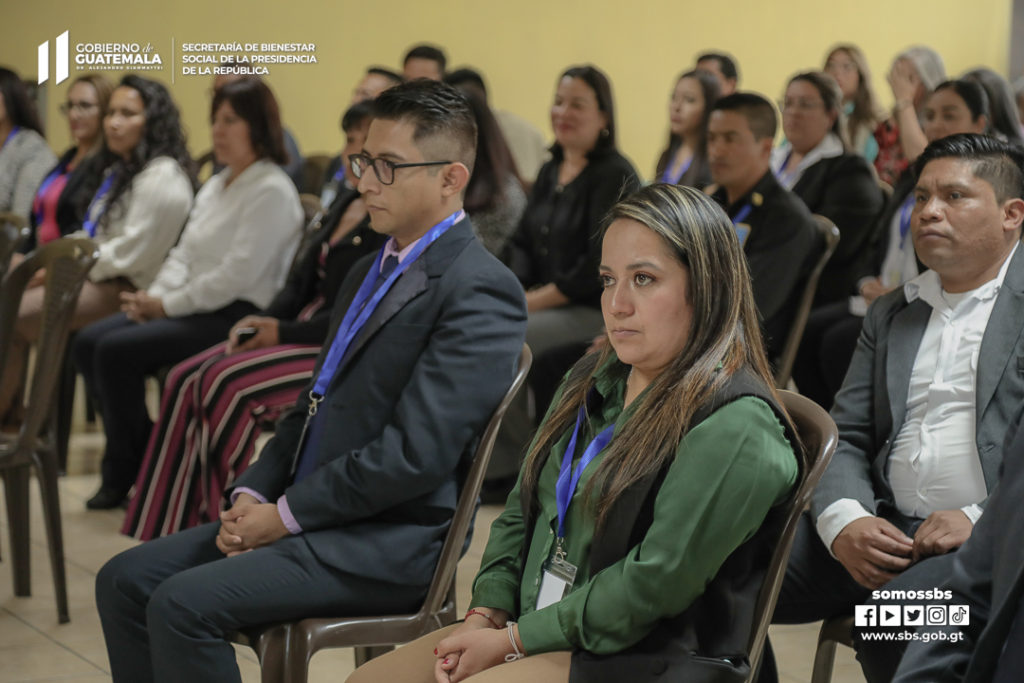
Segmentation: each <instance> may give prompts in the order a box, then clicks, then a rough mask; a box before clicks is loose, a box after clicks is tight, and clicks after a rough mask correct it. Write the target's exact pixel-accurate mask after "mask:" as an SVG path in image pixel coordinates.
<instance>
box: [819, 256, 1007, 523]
mask: <svg viewBox="0 0 1024 683" xmlns="http://www.w3.org/2000/svg"><path fill="white" fill-rule="evenodd" d="M931 312H932V309H931V306H929V305H928V304H927V303H925V302H924V301H922V300H920V299H917V300H915V301H913V302H911V303H907V299H906V296H904V294H903V289H902V288H899V289H897V290H896V291H893V292H890V293H889V294H886V295H885V296H883V297H881V298H879V299H878V300H877V301H876V302H875V303H874V304H873V305H872V306H871V308H870V309H869V310H868V314H867V317H865V319H864V327H863V329H862V331H861V335H860V339H859V340H858V341H857V350H856V351H855V352H854V354H853V360H852V361H851V362H850V369H849V370H848V371H847V373H846V379H845V380H844V381H843V387H842V389H841V390H840V391H839V393H838V394H837V395H836V402H835V406H834V407H833V408H832V419H834V420H835V422H836V426H838V427H839V446H838V448H837V449H836V452H835V456H834V457H833V458H832V462H831V463H830V464H829V466H828V469H827V470H826V471H825V475H824V476H823V477H822V479H821V482H820V483H819V484H818V487H817V489H816V490H815V492H814V498H813V500H812V502H811V514H812V517H813V518H814V519H815V520H817V518H818V516H819V515H820V514H821V513H822V512H823V511H824V510H825V508H827V507H828V506H829V505H831V504H832V503H834V502H835V501H837V500H839V499H841V498H852V499H854V500H857V501H859V502H860V503H861V505H863V506H864V507H865V509H867V510H868V511H869V512H871V513H872V514H876V515H879V516H885V513H886V511H893V510H895V504H894V500H893V493H892V489H891V488H890V487H889V483H888V479H887V476H886V464H887V462H888V458H889V449H890V447H891V443H892V440H893V439H894V438H895V437H896V434H897V433H898V432H899V430H900V428H901V427H902V426H903V421H904V419H905V417H906V407H907V391H908V389H909V387H910V374H911V372H912V370H913V368H914V359H915V358H916V357H917V349H918V346H920V344H921V338H922V337H923V336H924V330H925V327H926V326H927V324H928V318H929V317H930V316H931ZM1022 326H1024V248H1018V249H1017V252H1016V253H1015V254H1014V255H1013V257H1012V260H1011V261H1010V265H1009V268H1008V269H1007V272H1006V278H1005V279H1004V281H1003V285H1002V287H1001V288H1000V290H999V296H998V297H997V298H996V303H995V307H994V308H993V310H992V315H991V317H990V318H989V322H988V327H987V328H986V329H985V335H984V337H983V338H982V341H981V353H980V356H979V359H978V376H977V385H976V388H977V396H976V401H977V429H976V433H975V438H976V442H977V446H978V455H979V457H980V459H981V467H982V471H983V472H984V475H985V484H986V485H987V488H988V490H989V492H991V491H992V489H993V488H994V487H995V485H996V482H997V481H998V480H999V465H1000V463H1001V462H1002V449H1001V448H1000V447H999V446H1000V445H1001V444H1002V443H1003V439H1004V438H1005V436H1006V431H1007V430H1008V429H1009V427H1010V425H1012V424H1013V420H1015V419H1016V417H1017V414H1018V411H1019V410H1020V406H1021V404H1022V403H1024V336H1022V335H1021V329H1022ZM982 505H983V506H984V503H982ZM880 506H881V509H880Z"/></svg>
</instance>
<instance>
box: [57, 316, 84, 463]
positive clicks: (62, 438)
mask: <svg viewBox="0 0 1024 683" xmlns="http://www.w3.org/2000/svg"><path fill="white" fill-rule="evenodd" d="M73 342H74V333H72V334H71V337H69V338H68V344H67V350H66V351H65V352H64V364H63V366H62V367H61V371H60V377H59V378H58V380H57V402H56V403H57V404H56V406H55V408H54V410H55V411H56V418H55V419H56V422H55V427H54V445H55V446H56V449H57V467H58V469H59V470H60V472H62V473H63V472H67V469H68V441H69V440H70V439H71V422H72V419H73V417H74V410H75V384H76V380H77V376H78V371H77V370H76V369H75V363H74V360H73V359H72V357H71V345H72V343H73Z"/></svg>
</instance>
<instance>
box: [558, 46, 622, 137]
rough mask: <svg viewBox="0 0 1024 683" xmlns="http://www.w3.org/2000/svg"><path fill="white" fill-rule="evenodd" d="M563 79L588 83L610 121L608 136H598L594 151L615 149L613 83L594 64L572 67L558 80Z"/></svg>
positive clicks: (606, 128) (607, 128)
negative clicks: (574, 79) (576, 79)
mask: <svg viewBox="0 0 1024 683" xmlns="http://www.w3.org/2000/svg"><path fill="white" fill-rule="evenodd" d="M563 78H578V79H580V80H581V81H583V82H584V83H586V84H587V86H588V87H589V88H590V89H591V90H593V91H594V96H595V97H596V98H597V108H598V109H599V110H601V111H602V112H604V115H605V117H606V118H607V119H608V124H607V125H606V126H605V127H604V129H605V130H606V131H608V134H607V135H604V134H603V133H602V134H601V135H599V136H597V143H596V144H595V145H594V151H599V150H601V151H603V150H609V149H615V101H614V99H613V98H612V84H611V81H609V80H608V77H607V76H605V75H604V72H603V71H601V70H600V69H598V68H597V67H596V66H594V65H593V64H585V65H583V66H571V67H569V68H568V69H566V70H565V71H564V72H562V75H561V76H559V78H558V80H562V79H563Z"/></svg>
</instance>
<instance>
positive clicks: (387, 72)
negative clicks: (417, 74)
mask: <svg viewBox="0 0 1024 683" xmlns="http://www.w3.org/2000/svg"><path fill="white" fill-rule="evenodd" d="M366 73H367V74H376V75H377V76H383V77H384V78H386V79H388V80H389V81H391V83H392V85H398V84H399V83H401V82H402V81H404V80H405V79H404V78H402V77H401V76H400V75H399V74H396V73H395V72H394V71H392V70H391V69H385V68H384V67H382V66H371V67H370V68H369V69H367V70H366Z"/></svg>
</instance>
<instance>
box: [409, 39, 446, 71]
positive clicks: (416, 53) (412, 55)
mask: <svg viewBox="0 0 1024 683" xmlns="http://www.w3.org/2000/svg"><path fill="white" fill-rule="evenodd" d="M410 59H429V60H430V61H432V62H437V66H438V68H439V69H440V70H441V73H442V74H443V73H444V69H445V67H446V66H448V58H447V57H445V56H444V51H443V50H442V49H441V48H439V47H434V46H433V45H427V44H423V45H415V46H413V47H412V49H410V50H409V51H408V52H406V53H405V59H403V60H402V66H405V65H406V64H408V63H409V60H410Z"/></svg>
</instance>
